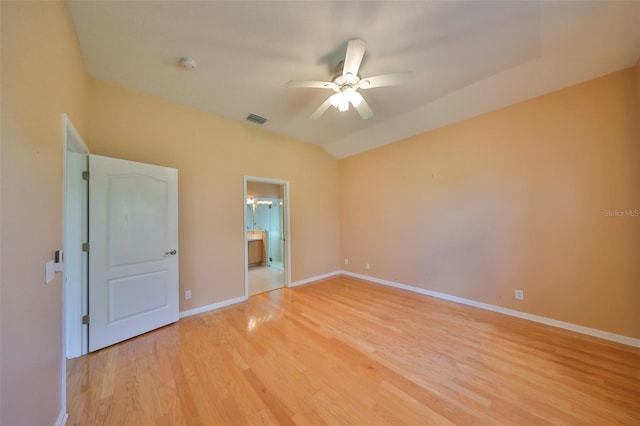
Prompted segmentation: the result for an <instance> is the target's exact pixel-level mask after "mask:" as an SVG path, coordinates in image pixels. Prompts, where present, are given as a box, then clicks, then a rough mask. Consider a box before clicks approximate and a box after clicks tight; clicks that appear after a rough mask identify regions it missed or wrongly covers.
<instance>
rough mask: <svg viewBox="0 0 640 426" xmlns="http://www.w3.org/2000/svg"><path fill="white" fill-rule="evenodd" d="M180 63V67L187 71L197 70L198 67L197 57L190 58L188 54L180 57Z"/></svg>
mask: <svg viewBox="0 0 640 426" xmlns="http://www.w3.org/2000/svg"><path fill="white" fill-rule="evenodd" d="M178 65H180V68H182V69H183V70H186V71H195V70H196V68H198V64H197V63H196V61H195V59H193V58H189V57H187V56H183V57H182V58H180V61H179V62H178Z"/></svg>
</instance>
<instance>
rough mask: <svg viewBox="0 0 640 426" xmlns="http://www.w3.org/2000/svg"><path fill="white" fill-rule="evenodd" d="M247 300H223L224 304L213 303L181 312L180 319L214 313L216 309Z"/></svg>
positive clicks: (243, 298)
mask: <svg viewBox="0 0 640 426" xmlns="http://www.w3.org/2000/svg"><path fill="white" fill-rule="evenodd" d="M245 300H247V298H246V297H245V296H241V297H236V298H235V299H229V300H223V301H222V302H217V303H212V304H211V305H207V306H201V307H199V308H195V309H189V310H188V311H182V312H180V315H179V318H181V319H182V318H186V317H190V316H192V315H198V314H202V313H205V312H209V311H213V310H214V309H220V308H224V307H226V306H229V305H235V304H236V303H240V302H244V301H245Z"/></svg>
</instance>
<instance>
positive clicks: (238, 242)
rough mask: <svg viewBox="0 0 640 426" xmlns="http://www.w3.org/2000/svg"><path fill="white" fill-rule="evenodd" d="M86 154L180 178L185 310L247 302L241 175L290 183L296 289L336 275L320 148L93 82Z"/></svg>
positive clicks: (330, 165) (334, 189)
mask: <svg viewBox="0 0 640 426" xmlns="http://www.w3.org/2000/svg"><path fill="white" fill-rule="evenodd" d="M90 99H91V100H90V105H91V106H90V116H91V125H90V133H89V140H90V143H89V149H90V150H91V152H92V153H93V154H100V155H107V156H111V157H117V158H126V159H129V160H134V161H141V162H147V163H153V164H159V165H163V166H169V167H175V168H177V169H178V170H179V172H178V175H179V178H178V181H179V216H180V218H179V231H180V288H181V295H182V294H183V293H182V292H183V291H184V290H187V289H190V290H191V291H192V299H191V300H188V301H185V300H181V302H180V310H181V311H184V310H188V309H192V308H196V307H200V306H206V305H208V304H212V303H216V302H220V301H224V300H228V299H232V298H236V297H240V296H243V295H244V269H245V267H244V229H245V224H244V219H243V210H244V208H245V207H244V206H245V200H244V198H243V192H244V188H243V186H244V180H243V179H244V175H250V176H257V177H266V178H272V179H281V180H287V181H289V182H290V208H291V252H292V255H291V257H292V259H291V265H292V272H291V274H292V281H298V280H302V279H306V278H310V277H314V276H317V275H321V274H325V273H329V272H333V271H335V270H337V269H339V267H340V266H339V249H340V245H339V244H340V240H339V232H340V227H339V209H338V201H339V188H338V162H337V160H335V159H334V158H332V157H331V156H330V155H329V154H327V153H326V152H325V151H324V150H322V149H320V148H318V147H317V146H314V145H310V144H306V143H302V142H298V141H295V140H291V139H288V138H286V137H282V136H277V135H275V134H272V133H270V132H268V131H265V130H263V129H261V128H257V127H255V126H254V125H251V124H240V123H237V122H234V121H230V120H227V119H224V118H221V117H218V116H214V115H211V114H208V113H205V112H202V111H197V110H195V109H191V108H188V107H185V106H181V105H177V104H175V103H171V102H168V101H164V100H161V99H159V98H156V97H153V96H148V95H144V94H142V93H139V92H134V91H131V90H127V89H124V88H121V87H118V86H115V85H112V84H107V83H104V82H100V81H92V82H91V90H90Z"/></svg>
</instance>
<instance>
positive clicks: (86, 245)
mask: <svg viewBox="0 0 640 426" xmlns="http://www.w3.org/2000/svg"><path fill="white" fill-rule="evenodd" d="M82 251H84V252H87V253H89V243H82Z"/></svg>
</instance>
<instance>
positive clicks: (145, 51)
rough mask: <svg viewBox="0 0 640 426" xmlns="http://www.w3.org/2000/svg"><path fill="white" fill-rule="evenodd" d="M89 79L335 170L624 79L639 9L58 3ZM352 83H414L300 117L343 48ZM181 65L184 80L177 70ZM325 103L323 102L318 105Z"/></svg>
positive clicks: (638, 50)
mask: <svg viewBox="0 0 640 426" xmlns="http://www.w3.org/2000/svg"><path fill="white" fill-rule="evenodd" d="M69 7H70V10H71V14H72V17H73V20H74V23H75V26H76V29H77V33H78V37H79V39H80V45H81V47H82V51H83V55H84V57H85V60H86V63H87V67H88V70H89V73H90V75H91V76H92V77H94V78H96V79H100V80H104V81H108V82H112V83H115V84H119V85H121V86H124V87H128V88H131V89H135V90H138V91H141V92H145V93H148V94H152V95H156V96H159V97H162V98H165V99H168V100H171V101H174V102H177V103H180V104H184V105H188V106H191V107H194V108H198V109H201V110H204V111H208V112H211V113H214V114H217V115H220V116H223V117H227V118H230V119H232V120H237V121H239V122H243V123H247V125H256V124H251V123H248V122H246V121H245V118H246V117H247V115H249V114H250V113H255V114H258V115H260V116H263V117H266V118H268V121H267V123H265V124H264V125H262V127H263V128H265V129H267V130H270V131H272V132H276V133H279V134H283V135H287V136H291V137H293V138H296V139H299V140H302V141H306V142H309V143H313V144H317V145H319V146H321V147H323V148H324V149H326V150H327V151H328V152H329V153H331V154H332V155H333V156H335V157H336V158H339V159H340V158H344V157H348V156H350V155H354V154H356V153H359V152H362V151H366V150H368V149H372V148H374V147H377V146H381V145H384V144H388V143H392V142H395V141H397V140H399V139H402V138H405V137H408V136H412V135H415V134H418V133H422V132H425V131H428V130H431V129H434V128H438V127H441V126H444V125H447V124H451V123H454V122H457V121H460V120H463V119H466V118H469V117H473V116H475V115H478V114H482V113H485V112H488V111H492V110H495V109H498V108H502V107H504V106H507V105H510V104H513V103H516V102H520V101H523V100H526V99H529V98H532V97H535V96H539V95H542V94H545V93H548V92H551V91H555V90H558V89H561V88H563V87H567V86H571V85H574V84H577V83H580V82H583V81H586V80H590V79H593V78H596V77H599V76H602V75H605V74H608V73H611V72H614V71H617V70H620V69H624V68H627V67H630V66H632V65H634V64H635V62H636V61H637V60H638V58H639V57H640V2H638V1H628V2H612V1H596V2H589V1H580V2H563V1H559V2H538V1H513V2H503V1H500V2H487V1H483V2H457V1H445V2H431V1H428V2H422V1H408V2H401V1H382V2H379V1H355V2H351V1H322V2H318V1H198V2H197V1H170V2H160V1H146V2H140V1H104V2H92V1H70V2H69ZM350 39H362V40H365V41H366V42H367V50H366V53H365V56H364V59H363V62H362V65H361V68H360V74H361V75H362V76H373V75H379V74H386V73H391V72H397V71H413V73H414V80H413V81H412V82H411V83H410V84H407V85H403V86H394V87H382V88H376V89H371V90H367V91H366V93H364V96H365V97H366V100H367V101H368V103H369V105H370V106H371V108H372V110H373V111H374V115H373V117H371V118H370V119H368V120H362V119H361V118H360V117H359V116H358V114H357V112H356V111H354V110H353V108H351V109H350V110H349V111H347V112H342V113H341V112H339V111H337V110H336V109H334V108H330V110H329V111H327V112H326V113H325V114H324V115H323V116H322V117H321V118H320V119H318V120H311V119H310V118H309V116H310V115H311V114H312V113H313V111H314V110H315V109H316V108H317V107H318V105H320V104H321V103H322V102H324V100H325V99H327V97H328V95H330V94H331V92H330V91H326V90H322V89H300V88H289V87H287V86H286V85H285V84H286V82H287V81H289V80H323V81H330V80H331V79H332V77H333V75H334V73H335V70H336V66H337V65H338V63H339V62H340V60H341V59H343V58H344V55H345V50H346V45H347V41H348V40H350ZM182 56H189V57H193V58H194V59H195V60H196V61H197V63H198V69H197V70H196V71H195V72H188V71H184V70H182V69H181V68H179V67H178V66H177V62H178V60H179V58H180V57H182ZM327 92H328V93H327Z"/></svg>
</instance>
